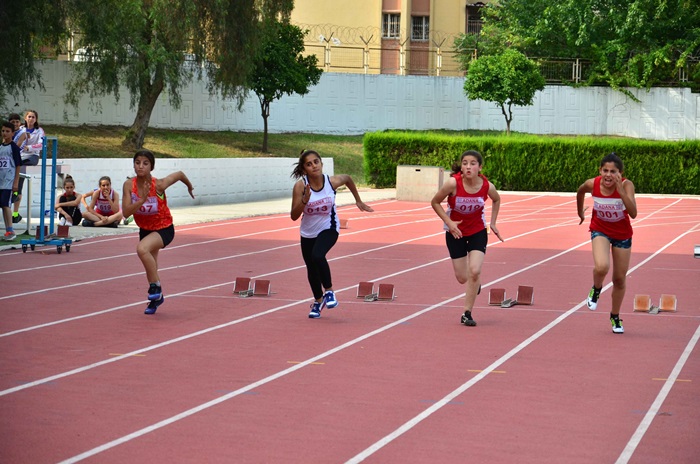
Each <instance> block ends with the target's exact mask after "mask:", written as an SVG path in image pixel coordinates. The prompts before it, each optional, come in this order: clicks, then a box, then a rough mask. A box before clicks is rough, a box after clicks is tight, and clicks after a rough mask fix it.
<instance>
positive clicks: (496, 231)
mask: <svg viewBox="0 0 700 464" xmlns="http://www.w3.org/2000/svg"><path fill="white" fill-rule="evenodd" d="M491 231H492V232H493V233H494V234H496V237H498V240H500V241H501V242H505V240H503V238H502V237H501V233H500V232H499V231H498V228H497V227H496V226H495V225H491Z"/></svg>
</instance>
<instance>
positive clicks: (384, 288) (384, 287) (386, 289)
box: [377, 284, 396, 301]
mask: <svg viewBox="0 0 700 464" xmlns="http://www.w3.org/2000/svg"><path fill="white" fill-rule="evenodd" d="M395 297H396V292H395V291H394V284H379V291H378V292H377V299H378V300H389V301H393V300H394V298H395Z"/></svg>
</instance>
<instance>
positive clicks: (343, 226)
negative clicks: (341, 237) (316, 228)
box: [340, 218, 349, 229]
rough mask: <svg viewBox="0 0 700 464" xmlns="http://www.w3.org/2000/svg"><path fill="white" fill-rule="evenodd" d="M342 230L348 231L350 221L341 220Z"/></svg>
mask: <svg viewBox="0 0 700 464" xmlns="http://www.w3.org/2000/svg"><path fill="white" fill-rule="evenodd" d="M340 228H341V229H348V228H349V227H348V220H347V219H343V218H340Z"/></svg>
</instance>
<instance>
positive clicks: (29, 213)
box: [20, 173, 32, 235]
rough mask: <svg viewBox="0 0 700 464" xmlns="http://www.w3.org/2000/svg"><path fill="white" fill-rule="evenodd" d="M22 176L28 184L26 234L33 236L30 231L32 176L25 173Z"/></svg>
mask: <svg viewBox="0 0 700 464" xmlns="http://www.w3.org/2000/svg"><path fill="white" fill-rule="evenodd" d="M20 176H22V177H23V178H24V181H25V182H26V183H27V230H26V231H25V233H26V234H27V235H31V234H30V233H29V229H30V227H31V225H32V176H30V175H29V174H24V173H21V174H20Z"/></svg>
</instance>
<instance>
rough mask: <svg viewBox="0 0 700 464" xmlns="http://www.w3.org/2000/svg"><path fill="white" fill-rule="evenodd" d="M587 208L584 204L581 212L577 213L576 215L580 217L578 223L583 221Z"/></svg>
mask: <svg viewBox="0 0 700 464" xmlns="http://www.w3.org/2000/svg"><path fill="white" fill-rule="evenodd" d="M587 209H588V206H586V207H585V208H583V211H581V212H579V213H578V217H579V218H581V220H580V221H579V223H578V225H581V224H583V221H585V220H586V210H587Z"/></svg>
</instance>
